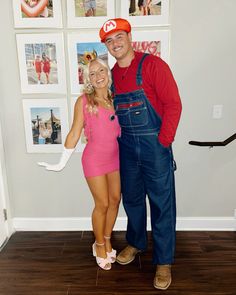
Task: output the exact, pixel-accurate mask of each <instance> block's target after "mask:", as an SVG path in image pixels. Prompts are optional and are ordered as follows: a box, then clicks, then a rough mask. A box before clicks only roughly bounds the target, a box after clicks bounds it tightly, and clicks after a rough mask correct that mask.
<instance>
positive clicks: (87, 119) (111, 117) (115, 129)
mask: <svg viewBox="0 0 236 295" xmlns="http://www.w3.org/2000/svg"><path fill="white" fill-rule="evenodd" d="M83 115H84V134H85V136H86V138H87V141H88V142H87V144H86V147H85V149H84V152H83V155H82V166H83V171H84V175H85V177H94V176H99V175H104V174H107V173H110V172H113V171H117V170H119V168H120V167H119V146H118V141H117V137H118V136H119V135H120V127H119V123H118V119H117V117H116V116H115V112H114V110H112V109H106V108H103V107H100V106H97V112H96V113H94V112H91V110H90V109H89V107H88V106H87V99H86V96H85V95H84V96H83Z"/></svg>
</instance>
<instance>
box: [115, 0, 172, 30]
mask: <svg viewBox="0 0 236 295" xmlns="http://www.w3.org/2000/svg"><path fill="white" fill-rule="evenodd" d="M120 5H121V17H122V18H125V19H127V20H128V21H129V22H130V24H131V26H132V27H143V26H166V25H169V0H161V1H160V0H152V1H150V0H143V1H140V0H122V1H121V3H120Z"/></svg>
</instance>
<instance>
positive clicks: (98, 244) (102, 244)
mask: <svg viewBox="0 0 236 295" xmlns="http://www.w3.org/2000/svg"><path fill="white" fill-rule="evenodd" d="M95 244H96V246H100V247H102V246H104V245H105V243H98V242H96V241H95Z"/></svg>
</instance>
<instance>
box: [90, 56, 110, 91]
mask: <svg viewBox="0 0 236 295" xmlns="http://www.w3.org/2000/svg"><path fill="white" fill-rule="evenodd" d="M89 80H90V82H91V84H92V85H93V87H94V88H95V89H96V88H98V89H101V88H105V87H106V88H107V87H108V83H109V77H108V70H107V68H106V67H104V66H103V65H102V64H100V63H99V62H98V61H96V60H95V61H93V62H92V63H91V64H90V66H89Z"/></svg>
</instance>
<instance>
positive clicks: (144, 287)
mask: <svg viewBox="0 0 236 295" xmlns="http://www.w3.org/2000/svg"><path fill="white" fill-rule="evenodd" d="M92 242H93V236H92V233H91V232H17V233H15V234H14V235H13V236H12V237H11V239H10V241H9V242H8V244H7V245H6V246H5V247H4V249H3V250H2V251H1V252H0V295H28V294H30V295H75V294H79V295H89V294H90V295H91V294H99V295H111V294H113V295H120V294H123V295H124V294H127V295H131V294H135V295H151V294H161V293H162V294H166V295H168V294H172V295H173V294H176V295H177V294H178V295H182V294H185V295H200V294H204V295H206V294H214V295H223V294H224V295H233V294H234V295H235V294H236V232H177V250H176V262H175V265H174V266H173V283H172V285H171V286H170V288H169V289H168V290H167V291H159V290H156V289H154V288H153V286H152V280H153V275H154V272H155V267H154V266H153V265H152V264H151V239H150V243H149V244H150V247H149V250H148V251H147V252H146V253H145V254H142V255H141V256H140V257H139V258H136V260H135V261H134V262H132V263H131V264H129V265H126V266H121V265H119V264H117V263H115V264H114V265H113V267H112V270H110V271H103V270H100V269H98V267H97V266H96V264H95V260H94V258H93V257H92V254H91V244H92ZM113 244H114V248H116V249H117V250H120V249H122V248H123V247H124V246H125V233H124V232H115V233H114V236H113Z"/></svg>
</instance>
